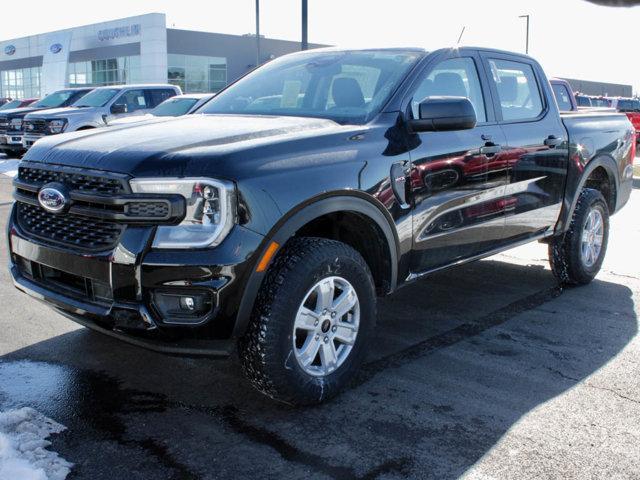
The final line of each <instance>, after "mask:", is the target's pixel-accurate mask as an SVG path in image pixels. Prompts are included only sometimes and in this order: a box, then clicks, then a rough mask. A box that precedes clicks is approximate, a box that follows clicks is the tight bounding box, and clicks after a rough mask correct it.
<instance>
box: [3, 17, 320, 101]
mask: <svg viewBox="0 0 640 480" xmlns="http://www.w3.org/2000/svg"><path fill="white" fill-rule="evenodd" d="M318 46H320V45H310V47H311V48H314V47H318ZM260 48H261V57H260V62H259V63H263V62H266V61H268V60H270V59H272V58H275V57H278V56H281V55H284V54H287V53H291V52H295V51H297V50H299V49H300V44H299V42H292V41H286V40H275V39H270V38H261V39H260ZM256 60H257V59H256V38H255V36H237V35H225V34H219V33H208V32H196V31H189V30H178V29H167V28H166V18H165V15H164V14H161V13H151V14H146V15H139V16H135V17H128V18H122V19H118V20H113V21H109V22H101V23H97V24H93V25H86V26H82V27H77V28H72V29H66V30H60V31H57V32H50V33H45V34H40V35H33V36H30V37H24V38H18V39H14V40H5V41H0V97H2V96H12V97H29V96H44V95H46V94H48V93H52V92H53V91H55V90H59V89H61V88H65V87H70V86H72V87H75V86H83V85H95V86H99V85H113V84H121V83H166V82H167V81H169V82H171V83H175V84H178V85H180V86H182V88H183V90H185V91H191V92H208V91H214V92H215V91H218V90H220V88H223V87H224V86H225V85H226V84H227V83H229V82H231V81H233V80H235V79H236V78H238V77H240V76H242V75H244V74H245V73H246V72H247V71H249V70H251V69H252V68H254V67H255V65H256Z"/></svg>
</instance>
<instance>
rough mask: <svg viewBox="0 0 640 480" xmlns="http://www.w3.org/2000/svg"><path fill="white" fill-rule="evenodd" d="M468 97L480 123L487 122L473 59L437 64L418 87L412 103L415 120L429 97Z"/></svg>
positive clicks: (457, 59) (454, 59) (452, 60)
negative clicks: (422, 104)
mask: <svg viewBox="0 0 640 480" xmlns="http://www.w3.org/2000/svg"><path fill="white" fill-rule="evenodd" d="M437 96H445V97H467V98H468V99H469V100H470V101H471V103H472V104H473V108H474V109H475V111H476V117H477V119H478V122H479V123H482V122H486V121H487V114H486V111H485V107H484V100H483V97H482V89H481V88H480V80H479V78H478V71H477V70H476V65H475V62H474V61H473V59H471V58H452V59H449V60H444V61H443V62H440V63H439V64H437V65H436V66H435V67H434V68H433V70H431V72H430V73H429V74H428V76H427V77H426V78H425V79H424V80H423V81H422V83H421V84H420V85H419V86H418V89H417V90H416V92H415V93H414V95H413V100H412V101H411V109H412V111H413V118H418V106H419V105H420V102H422V101H423V100H424V99H425V98H427V97H437Z"/></svg>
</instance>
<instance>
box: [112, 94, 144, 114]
mask: <svg viewBox="0 0 640 480" xmlns="http://www.w3.org/2000/svg"><path fill="white" fill-rule="evenodd" d="M114 103H116V104H118V105H120V104H124V105H126V106H127V112H128V113H131V112H135V111H136V110H143V109H145V108H149V107H148V106H147V99H146V97H145V94H144V90H127V91H126V92H124V93H123V94H122V95H121V96H120V98H118V99H117V100H116V101H115V102H114Z"/></svg>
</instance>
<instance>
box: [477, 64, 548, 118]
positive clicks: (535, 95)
mask: <svg viewBox="0 0 640 480" xmlns="http://www.w3.org/2000/svg"><path fill="white" fill-rule="evenodd" d="M489 66H490V67H491V77H492V79H493V81H494V82H495V83H496V88H497V90H498V98H499V100H500V109H501V111H502V119H503V120H504V121H507V122H509V121H519V120H532V119H534V118H537V117H538V116H540V114H541V113H542V111H543V104H542V97H541V96H540V90H539V88H538V82H537V81H536V76H535V74H534V72H533V68H532V67H531V65H529V64H527V63H522V62H513V61H511V60H495V59H494V60H489Z"/></svg>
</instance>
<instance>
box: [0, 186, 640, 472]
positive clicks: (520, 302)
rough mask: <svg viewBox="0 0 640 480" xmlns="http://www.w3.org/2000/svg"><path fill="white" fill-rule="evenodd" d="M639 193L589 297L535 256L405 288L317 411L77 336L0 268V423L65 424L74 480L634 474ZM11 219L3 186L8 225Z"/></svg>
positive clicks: (203, 367)
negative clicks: (34, 414) (4, 417)
mask: <svg viewBox="0 0 640 480" xmlns="http://www.w3.org/2000/svg"><path fill="white" fill-rule="evenodd" d="M639 183H640V182H638V181H636V188H635V189H634V192H633V198H632V201H631V204H630V205H629V206H628V207H627V208H626V209H625V210H623V211H622V212H621V213H620V214H619V215H617V216H616V217H614V218H613V220H612V229H613V231H612V235H611V240H610V247H609V253H608V256H607V260H606V262H605V266H604V269H603V272H602V273H601V274H600V275H599V276H598V278H597V280H596V281H594V282H593V283H592V284H591V285H589V286H587V287H582V288H573V289H568V290H564V291H561V290H559V289H557V287H556V285H555V282H554V280H553V277H552V276H551V274H550V272H549V270H548V266H547V264H546V261H545V257H546V251H545V248H544V246H542V245H539V244H532V245H528V246H525V247H522V248H520V249H517V250H514V251H510V252H507V253H505V254H503V255H499V256H496V257H492V258H491V259H487V260H484V261H481V262H477V263H475V264H471V265H467V266H463V267H458V268H456V269H453V270H449V271H447V272H442V273H440V274H438V275H436V276H433V277H431V278H428V279H425V280H422V281H420V282H417V283H415V284H412V285H410V286H408V287H405V288H404V289H401V290H400V291H399V292H397V293H396V294H395V295H394V296H392V297H390V298H386V299H384V300H382V301H381V302H380V305H379V317H378V324H379V327H378V334H377V338H376V340H375V342H374V344H373V345H372V349H371V350H372V353H371V356H370V358H369V359H368V361H367V364H366V365H365V367H364V368H363V370H362V372H361V373H360V375H359V376H358V378H357V379H356V380H355V381H354V384H353V385H352V388H351V389H349V390H348V391H346V392H345V393H344V394H342V395H341V396H340V397H338V398H336V399H335V400H334V401H332V402H330V403H328V404H326V405H322V406H319V407H313V408H300V409H295V408H290V407H286V406H282V405H278V404H274V403H272V402H271V401H269V400H268V399H266V398H264V397H262V396H261V395H260V394H258V393H256V392H254V391H253V390H252V389H251V387H250V386H249V385H248V383H247V382H246V381H245V380H244V379H243V377H242V375H241V373H240V370H239V367H238V364H237V361H236V360H235V359H229V360H209V359H189V358H179V357H171V356H165V355H160V354H156V353H152V352H148V351H145V350H141V349H138V348H135V347H132V346H129V345H125V344H123V343H120V342H118V341H116V340H113V339H111V338H107V337H105V336H102V335H100V334H98V333H94V332H91V331H88V330H86V329H83V328H80V327H79V326H77V325H75V324H74V323H73V322H71V321H69V320H67V319H65V318H63V317H61V316H60V315H58V314H56V313H53V312H52V311H50V310H49V309H47V308H46V307H45V306H43V305H41V304H39V303H37V302H36V301H34V300H31V299H29V298H27V297H25V296H24V295H22V294H19V293H18V292H17V291H15V290H14V289H13V287H11V286H10V281H9V275H8V272H7V271H6V269H2V270H1V271H0V284H1V285H2V288H0V306H1V307H0V308H1V310H0V331H2V334H0V410H4V409H7V408H12V407H22V406H29V407H33V408H35V409H37V410H38V411H40V412H41V413H43V414H45V415H46V416H48V417H50V418H52V419H54V420H55V421H57V422H59V423H62V424H63V425H65V426H66V427H67V430H66V431H65V432H63V433H61V434H59V435H56V436H54V437H53V439H52V440H53V445H52V447H51V448H52V449H53V450H55V451H57V452H59V453H60V455H61V456H62V457H64V458H65V459H67V460H69V461H71V462H73V463H74V464H75V466H74V468H73V471H72V473H71V475H70V476H69V477H68V478H69V479H91V480H98V479H110V480H112V479H127V480H128V479H176V480H178V479H180V480H182V479H217V478H251V479H259V478H364V479H366V478H407V477H410V478H439V479H441V478H444V479H453V478H459V477H460V476H463V475H466V476H468V478H477V479H490V478H496V479H498V478H499V479H504V478H533V477H536V478H562V479H566V478H602V477H604V476H606V477H610V478H638V477H640V443H639V442H638V440H639V437H640V421H639V420H638V419H639V418H640V366H639V364H638V358H639V355H638V354H639V353H640V341H639V339H638V315H639V314H640V307H639V306H638V305H639V304H640V303H639V300H640V274H639V270H640V268H638V267H640V257H639V253H638V250H639V249H638V245H640V222H639V221H638V218H640V184H639ZM9 208H10V179H8V178H0V215H1V216H2V226H4V220H5V218H6V215H7V213H8V209H9ZM0 261H2V263H3V264H5V263H6V247H5V246H4V244H3V247H2V253H1V255H0Z"/></svg>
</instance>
